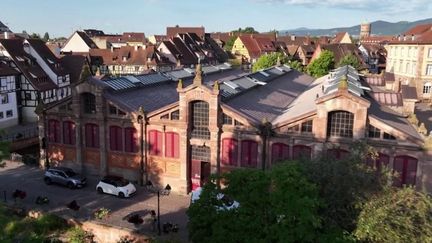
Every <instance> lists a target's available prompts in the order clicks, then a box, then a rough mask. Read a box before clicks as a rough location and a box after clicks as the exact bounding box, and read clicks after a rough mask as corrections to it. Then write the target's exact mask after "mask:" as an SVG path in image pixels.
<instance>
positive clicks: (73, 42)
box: [62, 32, 90, 52]
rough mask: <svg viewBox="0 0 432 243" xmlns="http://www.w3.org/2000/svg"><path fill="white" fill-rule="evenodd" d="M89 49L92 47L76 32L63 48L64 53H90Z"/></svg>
mask: <svg viewBox="0 0 432 243" xmlns="http://www.w3.org/2000/svg"><path fill="white" fill-rule="evenodd" d="M89 49H90V47H89V46H88V45H87V44H86V43H85V42H84V41H83V39H81V37H80V36H79V35H78V34H77V33H76V32H75V33H74V34H73V35H72V37H71V38H70V39H69V41H68V42H67V43H66V45H65V46H64V47H63V49H62V52H89Z"/></svg>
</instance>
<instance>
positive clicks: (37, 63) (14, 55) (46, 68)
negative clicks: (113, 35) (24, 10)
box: [0, 39, 85, 122]
mask: <svg viewBox="0 0 432 243" xmlns="http://www.w3.org/2000/svg"><path fill="white" fill-rule="evenodd" d="M0 58H1V59H2V62H3V63H5V64H7V65H8V66H9V67H12V68H14V69H15V70H16V71H18V72H19V73H20V74H19V75H18V76H17V77H16V85H17V86H16V92H17V103H18V104H17V106H18V117H19V122H33V121H36V120H37V116H36V114H35V108H36V106H37V105H38V103H39V102H40V101H43V103H45V104H49V103H53V102H57V101H60V100H62V99H64V98H66V97H68V96H70V95H71V89H70V84H71V82H76V81H77V80H78V79H79V75H80V74H81V71H82V68H83V66H84V64H85V58H84V57H82V56H73V55H71V56H66V57H63V58H58V57H56V56H55V55H54V54H53V53H52V52H51V51H50V49H49V48H48V47H47V46H46V45H45V43H44V42H43V41H42V40H40V39H25V40H21V39H0Z"/></svg>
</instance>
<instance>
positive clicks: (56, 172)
mask: <svg viewBox="0 0 432 243" xmlns="http://www.w3.org/2000/svg"><path fill="white" fill-rule="evenodd" d="M44 181H45V183H46V184H47V185H51V184H52V183H56V184H60V185H64V186H67V187H69V188H70V189H74V188H81V187H83V186H85V185H86V184H87V179H86V178H85V177H83V176H80V175H78V174H77V173H75V172H74V171H73V170H72V169H70V168H66V167H53V168H50V169H48V170H46V171H45V177H44Z"/></svg>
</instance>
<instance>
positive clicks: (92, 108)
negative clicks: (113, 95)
mask: <svg viewBox="0 0 432 243" xmlns="http://www.w3.org/2000/svg"><path fill="white" fill-rule="evenodd" d="M81 96H82V105H83V111H84V113H86V114H94V113H96V96H95V95H94V94H91V93H84V94H82V95H81Z"/></svg>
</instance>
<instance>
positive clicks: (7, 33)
mask: <svg viewBox="0 0 432 243" xmlns="http://www.w3.org/2000/svg"><path fill="white" fill-rule="evenodd" d="M4 38H5V39H9V32H7V31H5V32H4Z"/></svg>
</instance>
